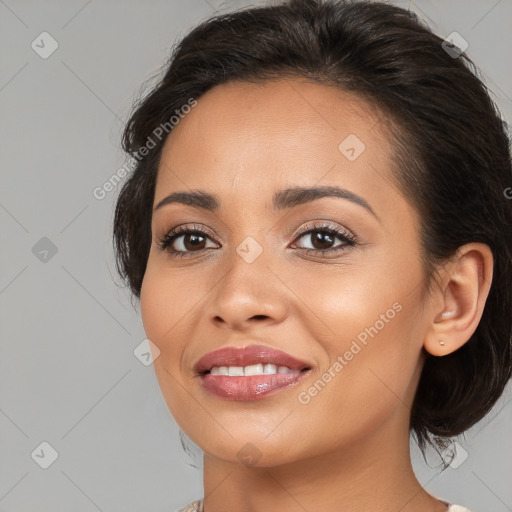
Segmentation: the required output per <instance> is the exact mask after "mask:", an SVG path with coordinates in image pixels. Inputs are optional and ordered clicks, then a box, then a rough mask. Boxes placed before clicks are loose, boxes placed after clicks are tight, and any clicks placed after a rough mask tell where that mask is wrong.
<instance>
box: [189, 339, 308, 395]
mask: <svg viewBox="0 0 512 512" xmlns="http://www.w3.org/2000/svg"><path fill="white" fill-rule="evenodd" d="M256 365H260V366H263V368H265V369H266V370H268V374H258V375H255V374H253V372H252V371H251V372H250V373H251V374H250V375H246V374H245V373H244V371H243V370H244V369H247V368H248V367H249V368H252V369H255V368H256ZM212 369H214V373H213V374H212V373H211V370H212ZM194 370H195V371H196V373H197V374H198V375H199V376H200V378H201V383H202V385H203V388H204V389H205V390H206V391H208V392H209V393H211V394H213V395H215V396H217V397H219V398H222V399H225V400H238V401H246V400H258V399H262V398H266V397H268V396H270V395H272V394H275V393H277V392H279V391H282V390H284V389H285V388H288V387H290V386H293V385H296V384H297V383H298V382H299V381H300V380H302V379H303V378H304V376H305V375H306V374H308V373H309V370H311V365H309V364H308V363H307V362H305V361H302V360H299V359H297V358H295V357H293V356H291V355H290V354H288V353H286V352H282V351H281V350H276V349H273V348H270V347H267V346H264V345H250V346H248V347H243V348H236V347H225V348H223V349H220V350H216V351H215V352H210V353H209V354H206V355H205V356H203V357H202V358H201V359H200V360H199V361H198V362H197V363H196V364H195V366H194ZM219 370H222V374H221V372H220V371H219ZM276 372H277V373H276ZM265 373H266V372H265Z"/></svg>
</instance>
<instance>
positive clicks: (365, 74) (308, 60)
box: [113, 0, 512, 450]
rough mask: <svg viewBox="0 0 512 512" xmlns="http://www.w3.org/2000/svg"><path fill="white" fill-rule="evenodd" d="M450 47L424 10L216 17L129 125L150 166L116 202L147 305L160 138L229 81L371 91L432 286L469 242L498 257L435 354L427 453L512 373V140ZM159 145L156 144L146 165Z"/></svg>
mask: <svg viewBox="0 0 512 512" xmlns="http://www.w3.org/2000/svg"><path fill="white" fill-rule="evenodd" d="M442 43H443V39H441V38H440V37H438V36H437V35H435V34H433V33H432V32H431V31H430V30H429V29H428V27H426V26H424V25H423V24H422V23H421V22H420V21H419V20H418V19H417V17H416V15H415V14H414V13H412V12H410V11H407V10H404V9H401V8H398V7H395V6H392V5H389V4H385V3H379V2H368V1H343V0H338V1H337V0H327V1H325V2H322V1H320V0H289V1H287V2H285V3H283V4H281V5H276V6H269V7H259V8H252V9H248V10H240V11H238V12H233V13H228V14H225V15H220V16H215V17H213V18H210V19H208V20H206V21H205V22H203V23H201V24H200V25H198V26H197V27H196V28H194V29H193V30H192V31H190V32H189V33H188V34H187V35H186V36H185V37H184V38H183V39H182V40H181V42H180V43H179V44H177V45H176V46H175V47H174V49H173V52H172V55H171V57H170V60H169V62H168V63H167V65H166V67H165V73H164V76H163V78H161V79H160V81H159V82H158V84H157V85H156V86H154V87H153V89H152V90H151V91H150V93H149V94H148V95H146V96H145V97H144V98H143V99H142V100H141V101H140V102H139V103H138V104H137V105H136V106H135V109H134V112H133V114H132V116H131V118H130V120H129V121H128V123H127V125H126V128H125V132H124V136H123V147H124V149H125V151H126V152H127V153H128V154H129V155H131V156H132V157H136V158H137V164H136V167H135V169H134V171H133V173H132V174H131V175H130V176H129V178H128V179H127V181H126V182H125V183H124V186H123V188H122V190H121V192H120V195H119V197H118V199H117V203H116V208H115V219H114V231H113V235H114V247H115V253H116V264H117V269H118V271H119V273H120V275H121V276H122V278H123V279H124V280H125V281H126V282H127V283H128V285H129V287H130V289H131V291H132V293H133V295H134V296H135V297H137V298H140V289H141V283H142V280H143V277H144V272H145V269H146V264H147V258H148V254H149V250H150V245H151V214H152V213H151V212H152V204H153V200H154V190H155V182H156V175H157V169H158V162H159V158H160V154H161V150H162V146H163V144H164V143H165V140H166V137H162V138H161V139H159V140H156V141H155V140H154V139H155V137H152V134H154V133H155V132H154V131H155V129H157V128H158V127H159V126H161V125H163V124H165V123H168V121H169V117H170V116H171V115H172V114H173V112H175V111H176V110H178V111H180V109H181V108H182V107H183V105H185V104H187V102H189V101H190V99H191V98H195V99H199V98H200V97H201V95H202V94H204V93H205V92H206V91H207V90H209V89H211V88H212V87H214V86H216V85H219V84H222V83H225V82H227V81H232V80H237V81H264V80H274V79H279V78H285V77H303V78H306V79H308V80H311V81H314V82H316V83H320V84H325V85H334V86H336V87H339V88H340V89H343V90H346V91H352V92H354V93H357V94H358V95H360V96H361V98H364V99H365V100H366V101H367V102H368V103H369V104H370V105H373V106H374V107H376V108H378V109H379V111H380V112H383V113H385V115H386V118H387V119H386V120H387V122H388V125H389V133H390V137H391V141H392V144H393V147H394V150H395V154H394V163H395V169H394V176H395V179H396V183H397V185H398V186H399V188H400V190H401V191H402V193H403V194H404V196H405V197H406V198H408V200H409V201H410V202H411V204H412V205H413V206H414V207H415V208H416V210H417V211H418V213H419V215H420V218H421V245H422V250H423V259H424V264H425V272H426V276H427V277H428V280H427V281H428V283H430V282H431V279H430V278H431V277H432V276H433V275H434V274H435V269H436V266H437V265H438V264H441V263H443V262H445V261H446V260H447V259H449V258H450V257H451V256H453V255H454V254H455V252H456V250H457V249H458V248H459V247H460V246H462V245H464V244H466V243H469V242H482V243H485V244H487V245H488V246H489V247H490V248H491V250H492V253H493V256H494V275H493V282H492V286H491V290H490V293H489V297H488V300H487V302H486V306H485V309H484V312H483V317H482V319H481V321H480V323H479V325H478V327H477V329H476V332H475V333H474V335H473V336H472V337H471V339H470V340H469V341H468V342H467V343H466V344H465V345H463V346H462V347H461V348H460V349H459V350H457V351H456V352H454V353H452V354H450V355H447V356H445V357H432V356H429V355H427V358H426V361H425V364H424V367H423V371H422V375H421V379H420V383H419V386H418V390H417V393H416V396H415V400H414V404H413V409H412V413H411V424H410V426H411V430H412V431H413V432H414V433H415V435H416V438H417V440H418V444H419V446H420V447H421V449H422V450H424V448H425V446H426V442H432V440H435V441H436V442H437V443H440V441H441V440H442V439H443V438H446V437H451V436H455V435H458V434H460V433H462V432H464V431H465V430H466V429H468V428H469V427H471V426H472V425H473V424H475V423H476V422H477V421H479V420H480V419H481V418H483V416H484V415H485V414H486V413H487V412H488V411H489V410H490V408H491V407H492V406H493V404H494V403H495V402H496V400H497V399H498V398H499V397H500V395H501V394H502V392H503V389H504V387H505V385H506V384H507V382H508V380H509V379H510V375H511V371H512V348H511V344H512V294H511V289H512V200H509V199H507V197H506V196H507V194H506V191H507V190H510V191H512V189H509V187H511V186H512V170H511V157H510V140H509V137H508V135H507V127H506V124H505V123H504V121H502V119H501V117H500V115H499V112H498V109H497V108H496V106H495V104H494V102H493V101H492V100H491V98H490V95H489V92H488V90H487V88H486V86H485V85H484V84H483V82H482V80H481V79H480V78H479V72H478V70H477V68H476V66H475V65H474V64H473V62H472V61H471V60H470V59H469V58H468V57H467V55H466V54H464V53H462V54H460V56H458V57H455V56H454V55H453V53H452V54H450V53H448V52H447V51H445V48H444V45H442ZM149 138H152V140H153V143H155V144H154V146H155V147H153V148H152V149H151V150H150V151H149V152H144V153H147V154H145V156H143V157H141V154H142V152H141V148H144V147H145V146H146V147H147V144H148V140H149Z"/></svg>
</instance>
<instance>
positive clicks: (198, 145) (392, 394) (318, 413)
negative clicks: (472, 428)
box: [141, 79, 492, 512]
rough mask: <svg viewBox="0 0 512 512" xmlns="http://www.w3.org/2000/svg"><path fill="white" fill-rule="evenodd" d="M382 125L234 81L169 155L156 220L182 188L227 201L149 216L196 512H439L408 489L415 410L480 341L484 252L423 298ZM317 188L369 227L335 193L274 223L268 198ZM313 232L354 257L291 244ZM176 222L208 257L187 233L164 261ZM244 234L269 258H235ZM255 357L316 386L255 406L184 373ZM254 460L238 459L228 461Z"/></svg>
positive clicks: (310, 95)
mask: <svg viewBox="0 0 512 512" xmlns="http://www.w3.org/2000/svg"><path fill="white" fill-rule="evenodd" d="M385 127H386V120H385V118H384V117H383V116H382V115H379V114H378V112H377V111H376V110H375V109H374V108H372V107H371V105H368V104H366V103H365V102H364V101H363V100H361V99H360V98H358V97H357V96H356V95H354V94H349V93H347V92H344V91H341V90H339V89H336V88H332V87H327V86H323V85H318V84H313V83H309V82H306V81H305V80H284V79H281V80H278V81H275V82H267V83H263V84H249V83H234V82H231V83H228V84H223V85H221V86H217V87H215V88H214V89H211V90H210V91H208V92H207V93H206V94H205V95H203V96H202V97H200V98H199V99H198V105H197V106H196V107H195V108H194V109H192V111H191V112H190V113H189V114H188V115H187V116H186V117H185V118H184V119H183V120H181V121H180V123H179V124H178V125H177V126H176V127H175V128H174V130H173V131H172V133H171V134H170V135H169V137H168V139H167V141H166V144H165V146H164V150H163V153H162V159H161V163H160V167H159V171H158V179H157V184H156V190H155V197H154V206H156V205H157V204H158V203H159V202H160V201H161V200H162V199H163V198H165V197H166V196H168V195H169V194H170V193H172V192H177V191H185V192H187V191H191V190H203V191H205V192H208V193H211V194H215V195H216V196H217V197H218V199H219V203H220V206H219V208H218V209H217V210H216V211H215V212H210V211H205V210H202V209H200V208H196V207H193V206H190V205H184V204H179V203H173V204H168V205H166V206H164V207H162V208H160V209H158V210H156V211H154V213H153V218H152V225H151V228H152V236H153V244H152V247H151V251H150V254H149V259H148V265H147V270H146V274H145V276H144V281H143V285H142V291H141V313H142V319H143V323H144V328H145V331H146V334H147V336H148V338H149V339H150V340H151V341H152V342H153V343H154V344H155V345H156V346H157V347H158V348H159V350H160V355H159V357H158V358H157V359H156V360H155V362H154V367H155V371H156V375H157V378H158V381H159V384H160V387H161V390H162V393H163V396H164V398H165V401H166V403H167V405H168V407H169V409H170V411H171V413H172V414H173V416H174V417H175V419H176V421H177V422H178V424H179V425H180V427H181V428H182V429H183V430H184V432H186V434H187V435H188V436H189V437H190V438H191V439H192V440H193V441H194V442H195V443H196V444H197V445H198V446H200V447H201V449H202V450H203V451H204V453H205V457H204V488H205V489H204V492H205V494H204V495H205V502H204V508H205V512H221V511H226V510H237V511H241V512H263V511H268V510H280V511H282V512H295V511H304V510H307V511H311V512H313V511H319V510H328V511H335V510H336V511H338V510H339V511H341V510H343V511H353V512H356V511H357V512H360V511H363V510H364V511H367V510H379V511H381V512H387V511H389V512H391V511H393V512H396V511H398V510H400V511H401V512H412V511H415V512H417V511H418V510H421V511H428V512H430V511H431V512H434V511H435V512H441V511H445V510H446V505H445V504H443V502H441V501H439V500H437V499H435V498H434V497H433V496H431V495H430V494H428V493H427V492H426V491H425V490H423V489H422V487H421V486H420V484H419V483H418V481H417V479H416V478H415V476H414V473H413V470H412V467H411V461H410V453H409V428H408V425H409V418H410V413H411V405H412V402H413V398H414V394H415V391H416V388H417V385H418V380H419V376H420V372H421V368H422V365H423V361H424V355H425V351H427V352H430V353H431V354H433V355H435V356H443V355H446V354H448V353H450V352H452V351H454V350H456V349H457V348H459V347H460V346H461V345H462V344H464V343H465V342H466V341H467V340H468V339H469V337H470V336H471V334H472V333H473V332H474V330H475V329H476V327H477V325H478V322H479V320H480V318H481V315H482V311H483V307H484V304H485V300H486V297H487V294H488V291H489V283H490V281H491V278H492V254H491V252H490V250H489V248H488V247H487V246H485V245H482V244H476V243H473V244H468V245H466V246H464V247H462V248H460V251H459V253H458V254H457V255H456V256H455V257H454V258H453V259H452V260H450V261H449V262H447V263H446V265H444V266H443V267H442V268H440V269H439V272H438V274H437V276H436V282H435V285H434V286H433V287H432V290H431V291H428V290H427V288H426V281H425V274H424V269H423V267H422V263H421V259H420V244H419V238H418V236H419V219H418V216H417V213H416V211H415V209H414V205H413V204H410V203H409V201H408V200H407V199H406V198H404V197H403V196H402V194H401V193H400V191H399V190H398V188H397V186H396V185H395V183H394V180H393V177H392V174H391V168H392V167H391V166H392V164H391V156H392V154H393V146H392V144H391V142H390V140H389V139H388V137H387V135H386V131H385ZM349 134H355V135H356V136H357V137H358V138H359V139H360V140H361V141H363V143H364V144H365V146H366V149H365V150H364V151H363V152H362V153H361V154H360V155H359V156H358V157H357V158H356V159H355V160H354V161H350V160H348V159H347V158H346V157H345V156H344V154H342V152H341V151H340V150H339V149H338V145H339V144H340V142H341V141H343V140H344V139H345V138H346V137H347V136H348V135H349ZM320 185H329V186H338V187H341V188H343V189H347V190H349V191H351V192H352V193H354V194H357V195H358V196H360V197H362V198H364V200H365V201H367V203H368V204H369V205H370V206H371V209H372V210H373V212H374V213H375V214H376V216H374V215H372V213H370V212H369V211H368V210H367V209H365V208H363V207H362V206H360V205H359V204H355V203H353V202H351V201H349V200H347V199H341V198H336V197H324V198H319V199H316V200H314V201H312V202H309V203H306V204H301V205H298V206H295V207H292V208H289V209H286V210H283V211H277V212H276V211H273V210H272V196H273V194H274V192H275V191H277V190H280V189H283V188H286V187H292V186H320ZM324 220H329V221H330V223H331V224H332V225H334V226H335V227H339V228H341V229H345V230H348V231H349V232H350V233H352V234H353V235H354V236H355V241H356V245H355V246H352V247H348V246H346V245H343V242H342V240H341V239H339V238H334V239H333V240H332V242H331V245H329V244H328V243H327V244H326V245H324V247H327V248H332V252H331V253H326V254H325V256H323V257H322V255H321V254H320V253H318V252H317V253H314V252H313V250H314V249H315V247H316V248H318V247H322V246H318V245H316V246H315V245H314V241H313V239H312V236H311V235H302V237H301V238H297V234H298V232H299V230H300V228H301V227H304V226H305V225H308V226H309V225H312V224H313V225H314V224H319V223H321V221H324ZM180 224H186V225H187V226H189V227H190V228H193V227H196V228H197V227H199V228H201V229H202V230H204V231H206V236H207V237H208V238H206V242H205V244H204V245H203V246H200V248H201V247H203V250H202V251H201V250H198V249H194V247H195V246H193V245H191V244H190V243H189V244H188V245H185V246H184V245H183V244H184V242H185V240H187V241H189V238H188V237H186V236H185V237H184V236H181V237H180V238H178V240H176V241H175V242H174V244H173V247H174V248H175V249H176V250H186V249H188V250H189V253H188V254H187V255H186V256H185V257H183V258H182V257H180V256H179V255H178V256H177V257H172V256H171V255H170V254H169V253H167V252H165V251H161V250H159V249H158V243H159V242H160V239H161V237H162V236H164V235H165V234H166V233H167V232H168V231H169V230H170V229H171V228H173V227H175V226H177V225H180ZM319 231H320V233H322V232H323V231H322V229H320V230H319ZM249 236H250V237H252V238H253V239H254V240H255V241H256V242H257V243H258V244H259V245H260V246H261V248H262V253H261V254H260V255H259V256H258V257H257V258H256V259H255V260H254V261H253V262H252V263H248V262H247V261H245V260H244V259H243V258H242V257H240V256H239V254H238V253H237V252H236V249H237V247H238V246H239V245H240V244H241V242H242V241H244V240H245V239H246V237H249ZM335 236H337V235H335ZM339 247H344V249H341V250H339V249H338V250H337V251H336V249H337V248H339ZM306 248H309V249H313V250H312V251H310V252H309V254H307V253H306V250H305V249H306ZM168 249H170V248H169V247H168ZM194 250H195V252H194ZM198 251H199V252H198ZM393 304H399V305H400V306H401V309H400V311H399V312H396V315H394V318H392V319H390V320H389V319H388V322H385V323H384V327H382V328H381V329H380V330H379V331H378V333H377V334H376V335H374V337H373V338H370V337H369V338H368V342H367V344H366V345H362V344H361V343H359V345H361V350H360V351H359V352H358V353H357V354H356V355H354V356H353V358H352V359H351V360H350V361H347V364H346V365H344V366H343V369H342V370H341V371H338V372H336V371H334V372H333V373H335V377H334V378H332V379H331V380H330V381H329V382H328V383H327V385H326V386H325V387H323V389H321V391H320V392H318V393H317V394H316V396H314V397H310V398H311V399H310V401H309V402H308V403H307V404H303V403H301V402H300V401H299V399H298V396H299V394H300V393H301V392H303V393H304V392H307V391H308V390H309V389H310V388H311V386H312V385H313V384H314V383H315V382H316V381H317V380H318V379H320V378H322V375H323V374H324V373H325V372H326V371H328V369H329V368H331V371H333V365H334V363H335V361H336V360H338V357H339V356H342V357H343V355H344V354H345V353H346V352H347V351H348V350H349V349H350V347H351V344H352V342H353V341H354V340H357V336H358V334H360V333H361V332H362V331H364V329H365V328H369V327H370V326H375V325H376V321H377V320H379V319H380V318H382V317H381V315H383V314H386V311H388V310H389V309H390V308H393ZM443 313H444V316H443ZM379 325H380V324H379ZM440 339H442V340H443V341H444V346H443V345H441V344H440V343H439V340H440ZM256 343H257V344H265V345H269V346H270V347H273V348H277V349H280V350H283V351H285V352H288V353H290V354H291V355H293V356H295V357H297V358H299V359H303V360H306V361H308V362H309V363H310V366H311V371H310V373H309V374H308V375H307V376H306V378H304V379H303V380H302V381H301V382H300V383H299V384H298V385H297V386H291V387H289V388H287V389H285V390H282V391H280V392H279V393H277V394H274V395H272V396H269V397H267V398H265V399H262V400H257V401H249V402H237V401H227V400H223V399H221V398H219V397H216V396H214V395H212V394H210V393H208V392H207V391H205V390H204V389H203V387H202V386H201V382H200V379H199V377H198V376H197V375H196V374H195V373H194V371H193V365H194V364H195V363H196V362H197V360H198V359H199V358H200V357H201V356H203V355H204V354H206V353H208V352H210V351H213V350H216V349H218V348H221V347H225V346H237V347H242V346H246V345H249V344H256ZM344 360H346V358H345V359H344ZM302 396H304V394H303V395H302ZM247 443H251V445H247ZM241 450H242V451H241ZM247 451H249V453H250V454H252V455H253V460H252V462H249V463H248V462H247V459H242V458H241V457H239V455H240V454H244V453H247Z"/></svg>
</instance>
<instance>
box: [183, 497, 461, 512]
mask: <svg viewBox="0 0 512 512" xmlns="http://www.w3.org/2000/svg"><path fill="white" fill-rule="evenodd" d="M178 512H203V500H196V501H193V502H192V503H191V504H190V505H187V506H186V507H185V508H181V509H180V510H179V511H178ZM450 512H451V509H450ZM455 512H460V511H457V510H455Z"/></svg>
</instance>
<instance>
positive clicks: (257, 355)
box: [194, 345, 310, 374]
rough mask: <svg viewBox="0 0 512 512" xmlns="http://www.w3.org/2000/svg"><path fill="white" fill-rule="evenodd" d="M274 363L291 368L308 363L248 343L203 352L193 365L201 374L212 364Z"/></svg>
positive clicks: (212, 365)
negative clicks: (243, 345)
mask: <svg viewBox="0 0 512 512" xmlns="http://www.w3.org/2000/svg"><path fill="white" fill-rule="evenodd" d="M265 363H269V364H274V365H276V366H287V367H288V368H290V369H292V370H303V369H307V368H310V365H309V364H308V363H307V362H305V361H301V360H300V359H297V358H295V357H293V356H291V355H290V354H288V353H286V352H283V351H282V350H277V349H275V348H272V347H268V346H266V345H248V346H245V347H224V348H221V349H219V350H215V351H213V352H209V353H208V354H205V355H204V356H203V357H201V358H200V359H199V361H197V363H196V364H195V365H194V370H195V371H196V372H197V373H200V374H203V373H205V372H207V371H210V370H211V369H212V368H213V367H214V366H217V367H218V366H249V365H253V364H265Z"/></svg>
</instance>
